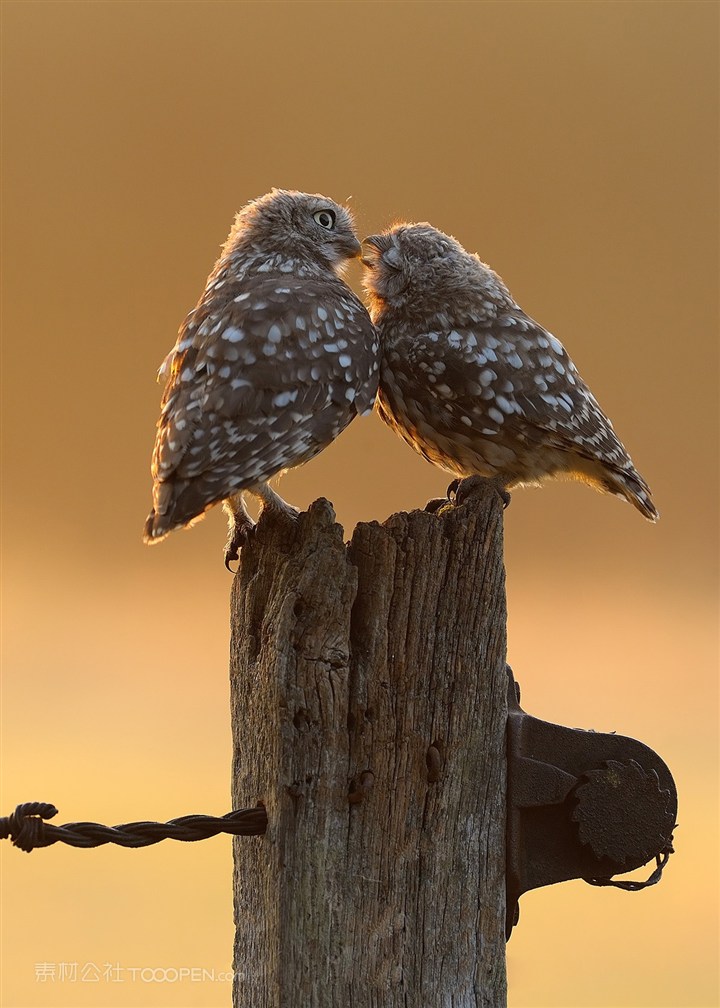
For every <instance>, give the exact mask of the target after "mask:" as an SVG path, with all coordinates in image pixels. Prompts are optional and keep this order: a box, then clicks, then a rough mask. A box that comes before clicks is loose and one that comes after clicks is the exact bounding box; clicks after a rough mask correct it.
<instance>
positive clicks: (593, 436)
mask: <svg viewBox="0 0 720 1008" xmlns="http://www.w3.org/2000/svg"><path fill="white" fill-rule="evenodd" d="M434 337H437V338H438V339H442V340H443V341H445V340H447V341H448V342H449V344H450V345H449V347H447V345H446V352H442V351H439V350H438V346H437V342H434V340H433V338H434ZM447 351H449V352H447ZM411 352H412V353H413V355H414V358H415V360H414V362H413V363H414V366H415V367H417V368H419V369H420V371H422V372H424V374H425V377H426V378H427V379H428V380H429V382H430V385H429V388H430V391H431V395H432V396H433V397H434V399H435V402H436V404H437V405H436V406H435V411H436V412H439V405H440V403H441V402H447V404H448V406H449V408H448V409H446V410H443V411H442V413H443V419H442V420H441V421H440V422H442V423H444V425H445V426H446V427H447V426H448V425H449V427H450V429H449V430H447V434H448V435H449V436H456V435H459V436H460V437H461V438H462V437H464V436H468V435H469V433H470V430H469V429H470V428H472V429H473V430H474V431H476V432H477V433H479V434H482V435H483V436H485V437H489V438H492V437H501V436H502V437H503V439H504V440H508V441H511V442H512V443H516V444H519V445H522V444H525V445H527V447H528V449H532V446H533V445H542V446H544V447H545V448H554V449H557V450H559V451H563V452H572V453H574V454H576V455H578V456H580V457H583V458H586V459H588V460H590V461H599V460H601V461H602V462H603V464H605V465H608V466H610V467H615V468H617V469H618V470H619V471H622V472H625V471H626V470H627V466H628V464H629V459H628V456H627V453H626V452H625V449H624V448H623V446H622V444H621V442H620V441H619V440H618V438H617V436H616V435H615V432H614V430H613V427H612V424H611V423H610V420H609V419H608V418H607V417H606V415H605V414H604V413H603V411H602V409H601V408H600V406H599V405H598V403H597V400H596V399H595V398H594V396H593V395H592V393H591V392H590V390H589V388H588V387H587V385H586V384H585V382H584V381H583V380H582V378H581V377H580V375H579V374H578V371H577V368H576V367H575V365H574V364H573V362H572V361H571V359H570V357H569V356H568V354H567V352H566V350H565V348H564V347H563V346H562V344H561V343H560V341H559V340H558V339H556V338H555V337H554V336H552V335H551V334H550V333H549V332H547V331H546V330H545V329H543V328H542V326H540V325H538V323H536V322H534V321H533V320H532V319H531V318H529V317H528V316H526V315H525V314H524V313H522V312H521V311H517V312H513V313H512V314H510V313H508V314H506V315H501V316H500V317H499V318H498V319H494V320H493V321H492V323H488V322H486V321H478V322H477V323H476V324H474V325H471V326H466V327H464V328H460V329H458V330H453V331H452V332H451V333H450V334H443V335H442V336H439V334H437V333H430V334H427V335H425V336H424V337H423V338H422V339H421V340H419V341H416V342H415V343H414V345H413V348H412V349H411ZM438 419H439V418H438ZM430 423H431V424H432V420H431V421H430ZM630 465H631V463H630Z"/></svg>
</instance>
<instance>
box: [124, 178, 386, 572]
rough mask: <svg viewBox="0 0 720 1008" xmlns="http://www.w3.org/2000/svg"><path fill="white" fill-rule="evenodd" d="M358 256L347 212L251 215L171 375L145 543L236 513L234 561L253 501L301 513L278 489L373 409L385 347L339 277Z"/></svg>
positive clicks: (288, 198)
mask: <svg viewBox="0 0 720 1008" xmlns="http://www.w3.org/2000/svg"><path fill="white" fill-rule="evenodd" d="M318 215H325V216H321V220H323V221H324V222H325V223H324V224H322V225H321V224H320V223H318V221H317V219H316V218H318ZM330 223H331V226H327V225H328V224H330ZM359 250H360V245H359V243H358V241H357V237H356V236H355V232H354V229H353V223H352V218H351V216H350V214H349V212H348V211H347V210H346V209H345V208H344V207H342V206H339V205H338V204H336V203H334V202H333V201H332V200H329V199H327V197H325V196H320V195H309V194H306V193H298V192H290V191H285V190H273V191H272V192H271V193H269V194H268V195H266V196H264V197H262V198H260V199H258V200H255V201H253V202H251V203H249V204H247V205H246V206H245V207H244V208H243V209H242V210H241V211H240V213H239V214H238V216H237V219H236V221H235V224H234V226H233V228H232V230H231V232H230V235H229V237H228V239H227V242H226V243H225V245H224V247H223V250H222V254H221V256H220V259H219V260H218V262H217V263H216V265H215V268H214V269H213V271H212V273H211V274H210V276H209V278H208V281H207V285H206V288H205V291H204V293H203V295H202V297H201V298H200V301H199V302H198V304H197V306H196V307H195V308H194V309H193V310H192V311H191V312H190V313H189V315H188V316H187V318H186V319H185V322H184V323H183V325H182V327H181V329H180V333H179V335H178V339H177V342H176V344H175V346H174V347H173V349H172V350H171V351H170V353H169V354H168V356H167V357H166V359H165V361H164V362H163V365H162V366H161V368H160V372H159V377H164V378H166V379H167V384H166V387H165V391H164V394H163V398H162V405H161V414H160V419H159V421H158V431H157V437H156V442H155V450H154V452H153V459H152V475H153V510H152V511H151V512H150V515H149V516H148V519H147V522H146V525H145V534H144V538H145V541H146V542H148V543H154V542H158V541H160V540H161V539H162V538H164V536H166V535H167V534H168V533H169V532H170V531H172V530H173V529H175V528H178V527H181V526H185V525H189V524H191V523H192V522H193V521H195V520H196V519H197V518H199V517H201V516H202V515H203V514H204V512H205V511H206V510H207V509H208V508H209V507H211V506H212V505H213V504H216V503H218V502H219V501H225V502H226V505H227V509H228V511H229V512H230V516H231V539H232V538H233V535H232V533H235V534H236V535H235V539H236V541H235V542H234V543H229V544H228V549H229V551H230V554H232V553H234V554H235V555H236V553H237V548H238V546H239V545H241V542H242V534H243V531H244V530H246V529H247V526H248V519H247V512H246V510H245V506H244V502H243V500H242V493H243V492H244V491H248V492H251V493H255V494H256V495H257V496H259V497H260V498H261V499H262V500H263V501H264V502H265V504H270V505H275V506H277V507H280V508H282V509H284V510H286V511H287V510H291V509H289V508H288V506H287V505H285V504H284V502H283V501H282V500H281V499H280V498H279V497H277V495H276V494H275V493H274V492H273V491H271V490H270V488H269V487H268V486H267V481H268V480H269V479H271V478H272V477H273V476H274V475H276V474H277V473H279V472H281V471H282V470H285V469H288V468H291V467H293V466H296V465H300V464H301V463H303V462H306V461H308V460H309V459H311V458H312V457H313V456H315V455H317V454H318V452H320V451H322V449H323V448H325V447H326V446H327V445H328V444H330V442H331V441H332V440H333V439H334V438H335V437H337V435H338V434H339V433H340V432H341V431H342V430H343V429H344V428H345V427H346V426H347V425H348V424H349V423H350V421H351V420H352V419H353V418H354V417H355V416H356V415H357V414H358V413H367V412H369V411H370V410H371V409H372V406H373V402H374V399H375V394H376V391H377V384H378V367H379V360H378V358H379V347H378V341H377V335H376V333H375V330H374V328H373V325H372V323H371V321H370V318H369V316H368V314H367V311H366V310H365V308H364V307H363V305H362V304H361V302H360V301H359V300H358V298H357V297H356V296H355V295H354V294H353V292H352V291H351V290H350V288H349V287H348V286H347V285H346V284H345V283H344V282H343V280H342V279H341V277H340V275H339V273H340V271H341V269H342V267H343V266H344V264H345V262H346V261H347V260H349V259H351V258H353V257H354V256H356V255H357V254H358V253H359ZM341 346H342V351H341V349H340V348H341ZM349 393H352V396H350V395H349ZM227 558H228V554H226V559H227ZM230 558H232V556H230Z"/></svg>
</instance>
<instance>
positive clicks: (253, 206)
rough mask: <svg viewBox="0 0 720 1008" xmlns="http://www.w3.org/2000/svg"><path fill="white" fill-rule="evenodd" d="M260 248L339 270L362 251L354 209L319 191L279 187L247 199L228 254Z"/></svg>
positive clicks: (274, 253)
mask: <svg viewBox="0 0 720 1008" xmlns="http://www.w3.org/2000/svg"><path fill="white" fill-rule="evenodd" d="M239 250H241V251H242V252H243V253H246V252H248V251H255V252H260V253H265V254H267V255H268V256H282V257H284V258H286V259H288V260H300V261H303V262H308V261H314V262H316V263H318V264H320V265H322V266H324V267H330V268H331V269H332V270H335V271H337V270H339V269H340V268H342V266H343V265H344V264H345V263H346V262H347V260H348V259H354V258H355V257H356V256H358V255H359V254H360V251H361V248H360V243H359V241H358V239H357V236H356V234H355V227H354V223H353V219H352V216H351V214H350V211H349V210H348V209H347V208H346V207H344V206H340V204H338V203H335V202H334V201H333V200H331V199H329V198H328V197H327V196H322V195H320V194H319V193H316V194H310V193H303V192H295V191H293V190H288V189H273V190H272V191H271V192H269V193H267V194H266V195H265V196H261V197H259V199H255V200H251V201H250V202H249V203H247V204H246V205H245V206H244V207H243V208H242V210H240V212H239V213H238V215H237V217H236V218H235V224H234V225H233V228H232V231H231V232H230V235H229V237H228V240H227V242H226V244H225V247H224V249H223V255H227V254H228V253H230V254H232V253H234V252H236V251H239Z"/></svg>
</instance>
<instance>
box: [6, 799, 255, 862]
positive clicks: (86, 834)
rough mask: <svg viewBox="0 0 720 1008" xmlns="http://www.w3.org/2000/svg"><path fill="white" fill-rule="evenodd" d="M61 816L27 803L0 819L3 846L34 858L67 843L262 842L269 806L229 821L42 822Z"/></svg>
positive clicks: (197, 818)
mask: <svg viewBox="0 0 720 1008" xmlns="http://www.w3.org/2000/svg"><path fill="white" fill-rule="evenodd" d="M57 814H58V810H57V809H56V808H55V806H54V805H50V804H49V803H47V802H24V803H23V804H22V805H18V806H17V808H16V809H15V811H14V812H13V813H12V815H9V816H4V817H2V818H0V840H7V839H8V838H9V839H10V841H11V842H12V844H13V845H14V846H15V847H18V848H19V849H20V850H23V851H26V852H28V853H29V852H30V851H31V850H34V849H35V848H36V847H49V846H50V845H51V844H55V843H64V844H68V845H69V846H70V847H101V846H102V845H103V844H109V843H111V844H117V845H118V846H120V847H149V846H150V845H151V844H156V843H160V842H161V841H162V840H182V841H185V842H192V841H194V840H207V839H209V838H210V837H213V836H217V835H218V834H219V833H229V834H230V835H231V836H259V835H260V834H262V833H264V832H265V830H266V829H267V813H266V811H265V806H264V805H261V804H258V805H257V806H255V808H247V809H237V810H236V811H234V812H228V813H227V815H224V816H221V817H219V818H218V817H216V816H208V815H187V816H180V818H178V819H170V820H169V822H165V823H160V822H132V823H121V824H120V825H119V826H103V825H102V824H101V823H94V822H74V823H65V824H64V825H63V826H53V825H52V824H51V823H47V822H45V821H44V820H46V819H52V818H53V816H56V815H57Z"/></svg>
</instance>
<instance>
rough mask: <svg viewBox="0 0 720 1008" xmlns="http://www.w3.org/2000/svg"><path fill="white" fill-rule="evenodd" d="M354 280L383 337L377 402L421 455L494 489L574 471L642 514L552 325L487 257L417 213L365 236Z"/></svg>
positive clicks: (640, 500) (633, 475)
mask: <svg viewBox="0 0 720 1008" xmlns="http://www.w3.org/2000/svg"><path fill="white" fill-rule="evenodd" d="M364 245H365V252H364V255H363V259H362V262H363V265H364V267H365V278H364V284H365V288H366V290H367V292H368V296H369V303H370V315H371V317H372V320H373V322H374V323H375V325H376V327H377V330H378V335H379V337H380V343H381V346H382V347H383V352H382V363H381V371H380V390H379V393H378V400H377V405H378V411H379V413H380V416H381V417H382V418H383V420H384V421H385V422H386V423H387V424H388V425H389V426H390V427H392V428H393V429H394V430H395V431H397V433H398V434H399V435H400V436H401V437H402V438H403V439H404V440H405V441H407V443H408V444H409V445H410V446H411V447H412V448H414V449H415V450H416V451H417V452H419V453H420V454H421V455H423V456H424V457H425V458H426V459H427V460H428V461H429V462H432V463H434V464H435V465H437V466H440V467H442V468H443V469H446V470H447V471H448V472H451V473H453V474H454V475H455V476H456V477H464V476H470V475H479V476H483V477H486V478H488V479H490V480H493V481H494V482H495V484H496V486H497V487H498V489H499V490H500V491H501V493H503V494H504V495H505V496H506V491H507V490H509V489H512V488H513V487H516V486H520V485H523V484H535V483H539V482H540V481H542V480H544V479H546V478H548V477H553V476H555V477H567V478H571V479H578V480H582V481H583V482H585V483H589V484H590V485H592V486H594V487H596V488H597V489H599V490H603V491H607V492H608V493H612V494H615V495H616V496H618V497H622V498H624V499H625V500H627V501H630V503H631V504H633V505H634V506H635V507H636V508H637V509H638V511H640V513H641V514H643V515H644V516H645V517H646V518H648V519H650V521H656V520H657V518H658V512H657V511H656V509H655V506H654V504H653V502H652V499H651V496H650V490H649V489H648V486H647V484H646V483H645V481H644V480H643V478H642V477H641V476H640V474H639V473H638V472H637V471H636V470H635V468H634V466H633V464H632V462H631V460H630V457H629V456H628V454H627V452H626V451H625V449H624V448H623V446H622V444H621V443H620V441H619V440H618V438H617V436H616V435H615V432H614V430H613V427H612V424H611V423H610V421H609V420H608V418H607V417H606V416H605V414H604V413H603V411H602V410H601V409H600V406H599V405H598V403H597V401H596V399H595V398H594V396H593V395H592V393H591V392H590V389H589V388H588V387H587V385H586V384H585V382H584V381H583V380H582V378H581V377H580V375H579V374H578V372H577V369H576V367H575V365H574V364H573V362H572V361H571V360H570V358H569V357H568V355H567V352H566V351H565V349H564V347H563V346H562V344H561V343H560V341H559V340H558V339H556V338H555V336H553V335H551V334H550V333H549V332H548V331H547V330H546V329H543V327H542V326H540V325H538V323H537V322H534V321H533V320H532V319H531V318H530V317H529V316H527V315H526V314H525V312H524V311H523V310H522V308H520V306H519V305H518V304H517V303H516V302H515V301H514V300H513V298H512V297H511V295H510V292H509V291H508V289H507V287H506V286H505V284H504V283H503V281H502V280H501V279H500V277H499V276H498V275H497V273H494V272H493V271H492V270H491V269H490V267H489V266H486V265H485V264H484V263H482V262H481V261H480V259H479V258H478V257H477V256H476V255H471V254H469V253H468V252H466V251H465V249H464V248H463V247H462V246H461V245H460V244H459V243H458V242H457V241H456V240H455V239H454V238H452V237H449V236H448V235H445V234H443V233H442V232H441V231H437V230H436V229H435V228H434V227H431V226H430V225H429V224H398V225H396V226H394V227H392V228H391V229H390V230H389V231H387V232H385V233H384V234H380V235H373V236H371V237H369V238H367V239H366V240H365V243H364Z"/></svg>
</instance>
